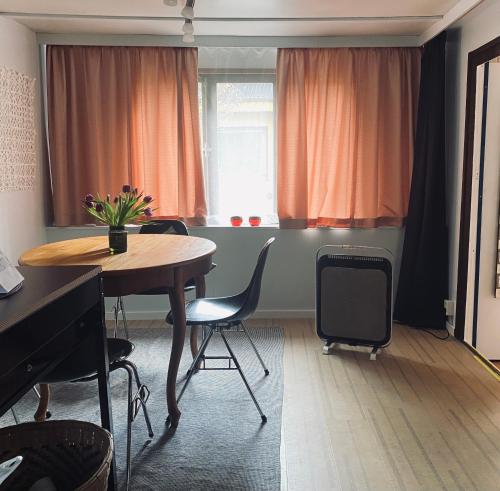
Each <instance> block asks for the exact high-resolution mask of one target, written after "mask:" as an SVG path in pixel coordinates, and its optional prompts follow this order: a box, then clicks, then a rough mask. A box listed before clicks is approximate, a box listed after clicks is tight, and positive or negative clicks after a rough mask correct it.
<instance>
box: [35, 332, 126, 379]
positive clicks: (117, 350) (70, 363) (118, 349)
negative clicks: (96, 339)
mask: <svg viewBox="0 0 500 491" xmlns="http://www.w3.org/2000/svg"><path fill="white" fill-rule="evenodd" d="M89 341H91V342H90V343H89V342H87V343H85V344H84V345H82V346H81V347H80V348H79V349H78V351H76V352H75V353H73V354H72V355H70V356H68V358H66V359H65V360H64V361H62V362H61V363H60V364H59V365H57V366H56V367H55V368H54V369H53V370H52V372H50V373H49V374H47V375H46V376H45V378H44V380H43V382H41V383H44V384H54V383H57V382H71V381H73V380H78V379H82V378H87V377H92V376H94V375H96V373H97V357H96V354H97V353H96V350H95V349H94V348H93V340H89ZM133 350H134V345H133V344H132V343H131V342H130V341H128V340H126V339H119V338H108V358H109V364H110V366H111V365H112V364H113V363H114V362H116V361H119V360H122V359H124V358H127V357H128V356H129V355H130V354H131V353H132V351H133ZM110 368H112V367H110Z"/></svg>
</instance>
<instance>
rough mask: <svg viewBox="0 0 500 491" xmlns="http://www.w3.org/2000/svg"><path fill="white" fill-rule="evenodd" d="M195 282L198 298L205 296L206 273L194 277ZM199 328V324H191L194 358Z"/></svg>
mask: <svg viewBox="0 0 500 491" xmlns="http://www.w3.org/2000/svg"><path fill="white" fill-rule="evenodd" d="M194 284H195V285H196V298H205V290H206V287H205V275H201V276H197V277H196V278H195V279H194ZM198 328H199V326H191V334H190V336H189V343H190V345H191V355H192V356H193V359H194V357H195V356H196V355H197V354H198Z"/></svg>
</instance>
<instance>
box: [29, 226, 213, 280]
mask: <svg viewBox="0 0 500 491" xmlns="http://www.w3.org/2000/svg"><path fill="white" fill-rule="evenodd" d="M215 249H216V246H215V244H214V243H213V242H212V241H211V240H208V239H203V238H200V237H191V236H185V235H168V234H164V235H156V234H155V235H148V234H131V235H129V236H128V250H127V252H125V253H122V254H111V253H110V252H109V247H108V237H107V236H97V237H85V238H81V239H73V240H64V241H61V242H52V243H50V244H45V245H42V246H40V247H36V248H34V249H31V250H30V251H27V252H25V253H24V254H23V255H22V256H21V257H20V258H19V263H20V264H23V265H29V266H70V265H72V266H74V265H95V266H101V267H102V275H103V276H104V277H106V276H114V275H120V274H122V273H124V272H132V271H138V270H145V269H154V268H159V267H177V266H181V265H187V264H191V263H193V262H196V261H197V260H201V259H204V258H206V257H209V256H211V255H212V254H213V253H214V252H215Z"/></svg>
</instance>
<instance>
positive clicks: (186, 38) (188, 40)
mask: <svg viewBox="0 0 500 491" xmlns="http://www.w3.org/2000/svg"><path fill="white" fill-rule="evenodd" d="M182 41H183V42H185V43H194V36H193V35H192V34H184V36H182Z"/></svg>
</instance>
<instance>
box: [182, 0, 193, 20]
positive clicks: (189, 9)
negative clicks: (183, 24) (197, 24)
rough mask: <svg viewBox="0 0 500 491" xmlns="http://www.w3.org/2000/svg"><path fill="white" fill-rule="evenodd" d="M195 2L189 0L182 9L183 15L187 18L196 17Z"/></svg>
mask: <svg viewBox="0 0 500 491" xmlns="http://www.w3.org/2000/svg"><path fill="white" fill-rule="evenodd" d="M193 5H194V2H190V1H189V0H188V1H187V2H186V6H185V7H184V8H183V9H182V10H181V15H182V17H184V18H185V19H190V20H192V19H194V9H193Z"/></svg>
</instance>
